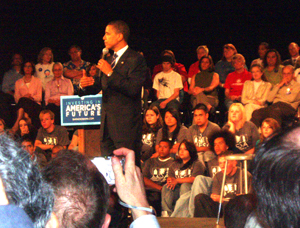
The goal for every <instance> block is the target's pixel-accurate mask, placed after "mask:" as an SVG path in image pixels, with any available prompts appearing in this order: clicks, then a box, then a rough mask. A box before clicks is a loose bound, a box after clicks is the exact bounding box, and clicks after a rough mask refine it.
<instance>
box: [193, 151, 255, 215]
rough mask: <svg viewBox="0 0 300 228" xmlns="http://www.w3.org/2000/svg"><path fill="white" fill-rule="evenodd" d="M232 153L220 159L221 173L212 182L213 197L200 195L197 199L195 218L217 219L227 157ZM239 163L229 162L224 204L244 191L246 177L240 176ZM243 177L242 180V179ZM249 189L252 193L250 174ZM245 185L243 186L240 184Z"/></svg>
mask: <svg viewBox="0 0 300 228" xmlns="http://www.w3.org/2000/svg"><path fill="white" fill-rule="evenodd" d="M231 154H232V153H231V152H229V151H227V152H224V153H222V154H221V155H220V156H219V157H218V161H219V166H220V168H221V172H218V173H217V174H216V175H215V176H214V178H213V181H212V193H211V195H210V196H209V195H207V194H203V193H201V194H199V195H197V196H196V197H195V212H194V217H217V215H218V208H219V201H220V197H221V196H220V195H221V187H222V180H223V175H224V174H223V173H224V171H225V163H226V158H225V157H226V156H228V155H231ZM236 165H237V161H233V160H229V161H228V165H227V170H226V179H225V186H224V194H223V202H224V200H225V199H231V198H234V197H235V196H236V195H237V194H240V193H241V188H242V189H244V175H240V172H242V170H241V169H240V168H238V167H237V166H236ZM241 176H242V180H240V177H241ZM247 178H248V189H249V192H251V174H250V173H248V177H247ZM241 182H242V183H243V184H242V186H241V185H240V183H241Z"/></svg>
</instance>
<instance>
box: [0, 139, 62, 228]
mask: <svg viewBox="0 0 300 228" xmlns="http://www.w3.org/2000/svg"><path fill="white" fill-rule="evenodd" d="M0 176H1V179H2V182H3V185H4V187H5V192H6V195H7V199H8V202H9V203H10V204H11V205H15V206H17V207H19V208H22V209H23V210H24V211H25V212H26V214H27V215H28V216H29V218H30V219H31V221H32V222H33V223H34V227H36V228H37V227H39V228H44V227H46V224H47V223H48V224H47V225H50V224H52V226H51V225H50V226H47V227H57V226H54V224H55V221H56V220H55V218H56V217H55V216H54V215H53V214H52V216H51V213H52V207H53V192H52V189H51V187H50V186H49V185H48V184H47V183H45V181H44V180H43V178H42V175H41V173H40V172H39V168H38V166H37V165H35V164H34V163H33V162H32V161H31V158H30V155H29V153H27V152H26V151H24V150H22V149H21V148H20V146H19V145H17V144H16V143H15V142H13V141H12V140H11V139H10V138H8V137H7V136H0ZM50 217H51V219H50Z"/></svg>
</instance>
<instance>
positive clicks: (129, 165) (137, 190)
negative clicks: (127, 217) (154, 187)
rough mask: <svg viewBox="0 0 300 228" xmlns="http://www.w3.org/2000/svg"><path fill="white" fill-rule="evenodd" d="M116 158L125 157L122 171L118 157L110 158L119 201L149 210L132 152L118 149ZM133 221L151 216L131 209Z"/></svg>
mask: <svg viewBox="0 0 300 228" xmlns="http://www.w3.org/2000/svg"><path fill="white" fill-rule="evenodd" d="M114 154H115V155H116V156H125V166H124V171H125V172H123V168H122V166H121V164H120V159H119V158H118V157H113V158H112V168H113V172H114V174H115V185H116V188H115V190H116V192H117V193H118V195H119V197H120V199H121V200H122V201H123V202H125V203H126V204H128V205H132V206H136V207H146V208H149V203H148V202H147V199H146V192H145V187H144V181H143V175H142V174H141V171H140V169H139V168H138V167H136V166H135V155H134V151H133V150H129V149H127V148H120V149H117V150H115V151H114ZM131 211H132V217H133V219H134V220H136V219H138V218H139V217H141V216H145V215H149V214H151V213H150V212H148V211H144V210H138V209H131Z"/></svg>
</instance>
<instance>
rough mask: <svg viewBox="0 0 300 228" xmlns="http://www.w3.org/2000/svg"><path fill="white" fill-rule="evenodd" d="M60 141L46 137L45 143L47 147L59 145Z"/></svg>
mask: <svg viewBox="0 0 300 228" xmlns="http://www.w3.org/2000/svg"><path fill="white" fill-rule="evenodd" d="M57 143H58V139H57V137H45V138H44V143H43V144H45V145H57Z"/></svg>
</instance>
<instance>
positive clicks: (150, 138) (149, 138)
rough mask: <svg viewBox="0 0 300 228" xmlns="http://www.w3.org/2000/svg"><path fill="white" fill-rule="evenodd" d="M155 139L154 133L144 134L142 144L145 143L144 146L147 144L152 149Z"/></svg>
mask: <svg viewBox="0 0 300 228" xmlns="http://www.w3.org/2000/svg"><path fill="white" fill-rule="evenodd" d="M153 138H154V134H153V133H147V134H143V136H142V142H143V144H147V145H149V146H150V147H152V145H153Z"/></svg>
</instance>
